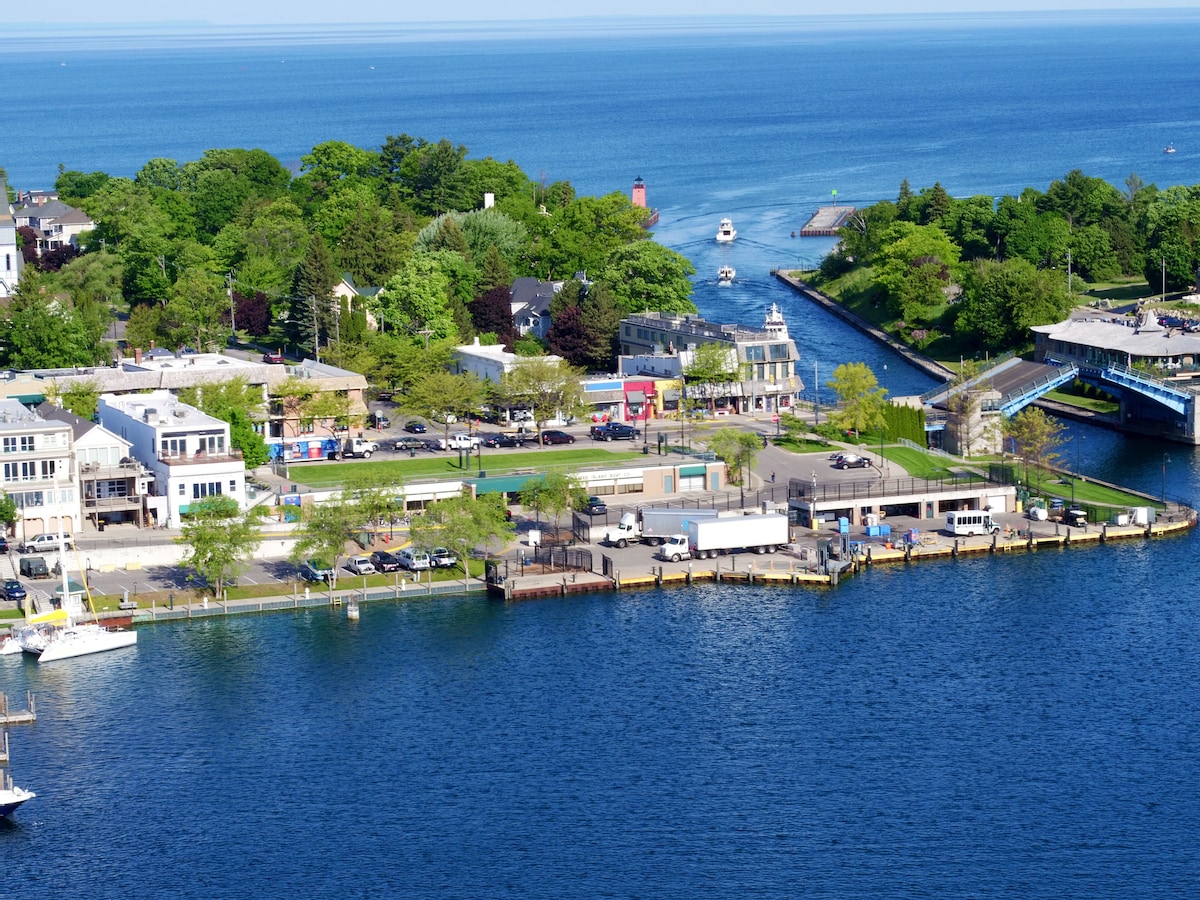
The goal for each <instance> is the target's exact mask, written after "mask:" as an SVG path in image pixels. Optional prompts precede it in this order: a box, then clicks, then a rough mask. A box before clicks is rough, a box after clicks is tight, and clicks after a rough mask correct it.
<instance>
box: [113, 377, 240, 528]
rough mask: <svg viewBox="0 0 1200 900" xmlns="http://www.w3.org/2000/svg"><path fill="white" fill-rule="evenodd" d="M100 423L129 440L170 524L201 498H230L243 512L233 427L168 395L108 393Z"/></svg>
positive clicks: (238, 462)
mask: <svg viewBox="0 0 1200 900" xmlns="http://www.w3.org/2000/svg"><path fill="white" fill-rule="evenodd" d="M98 414H99V417H100V424H101V425H103V426H104V427H105V428H107V429H108V430H109V431H111V432H113V433H114V434H116V435H118V436H119V437H121V438H123V439H124V440H127V441H129V443H130V445H131V448H132V453H133V456H134V458H136V459H138V460H140V461H141V462H142V463H143V464H145V465H146V467H147V468H149V469H150V471H151V472H153V473H154V477H155V493H156V494H157V495H159V496H162V497H166V498H167V513H166V514H167V521H166V522H165V523H163V524H166V525H168V526H171V525H175V524H178V522H179V520H180V516H181V515H182V514H183V513H185V512H187V510H188V507H189V506H190V505H191V504H192V503H194V502H195V501H197V500H202V499H204V498H205V497H211V496H214V495H223V496H226V497H232V498H233V499H234V500H236V501H237V504H238V507H239V508H241V509H245V508H246V506H247V498H246V465H245V463H244V462H243V461H242V454H241V451H239V450H236V449H234V447H233V446H231V444H230V442H229V425H228V424H227V423H225V422H222V421H221V420H220V419H215V418H213V417H212V416H210V415H206V414H205V413H202V412H200V410H198V409H196V408H195V407H193V406H188V405H187V404H186V403H180V402H179V400H177V399H176V398H175V396H174V395H173V394H171V393H169V392H168V391H161V390H160V391H152V392H150V393H148V394H126V395H116V394H104V395H102V396H101V397H100V407H99V410H98Z"/></svg>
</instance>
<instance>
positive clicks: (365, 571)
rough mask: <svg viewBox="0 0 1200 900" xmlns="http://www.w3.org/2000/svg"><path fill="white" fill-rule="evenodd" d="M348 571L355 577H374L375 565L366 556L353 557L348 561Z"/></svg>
mask: <svg viewBox="0 0 1200 900" xmlns="http://www.w3.org/2000/svg"><path fill="white" fill-rule="evenodd" d="M346 569H347V571H350V572H353V573H354V574H355V575H374V574H375V564H374V563H373V562H371V560H369V559H368V558H367V557H365V556H352V557H350V558H349V559H348V560H346Z"/></svg>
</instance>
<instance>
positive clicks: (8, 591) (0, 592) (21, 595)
mask: <svg viewBox="0 0 1200 900" xmlns="http://www.w3.org/2000/svg"><path fill="white" fill-rule="evenodd" d="M0 599H3V600H15V601H16V602H17V603H20V602H21V601H22V600H24V599H25V586H24V585H23V584H21V582H19V581H17V580H16V579H15V578H10V579H8V580H7V581H5V582H4V583H3V584H0Z"/></svg>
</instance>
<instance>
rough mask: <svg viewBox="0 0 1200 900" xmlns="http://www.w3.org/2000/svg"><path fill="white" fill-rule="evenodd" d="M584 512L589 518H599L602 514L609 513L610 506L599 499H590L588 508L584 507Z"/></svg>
mask: <svg viewBox="0 0 1200 900" xmlns="http://www.w3.org/2000/svg"><path fill="white" fill-rule="evenodd" d="M584 511H585V512H586V513H587V514H588V515H589V516H598V515H600V513H605V512H608V504H606V503H605V502H604V501H603V500H601V499H600V498H599V497H588V498H587V506H585V507H584Z"/></svg>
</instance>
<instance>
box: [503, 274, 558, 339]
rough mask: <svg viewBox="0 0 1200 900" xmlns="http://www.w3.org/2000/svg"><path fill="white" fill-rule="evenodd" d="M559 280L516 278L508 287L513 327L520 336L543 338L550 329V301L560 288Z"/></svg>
mask: <svg viewBox="0 0 1200 900" xmlns="http://www.w3.org/2000/svg"><path fill="white" fill-rule="evenodd" d="M562 286H563V283H562V282H561V281H553V282H551V281H541V280H539V279H537V278H532V277H530V278H518V279H517V280H516V281H514V282H513V283H512V287H510V288H509V289H508V299H509V303H510V305H511V307H512V317H513V327H515V328H516V329H517V334H520V335H522V336H524V335H526V334H532V335H534V336H535V337H538V338H541V339H543V340H545V338H546V334H547V333H548V332H549V331H550V301H551V300H553V299H554V295H555V294H557V293H558V292H559V291H561V290H562Z"/></svg>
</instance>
